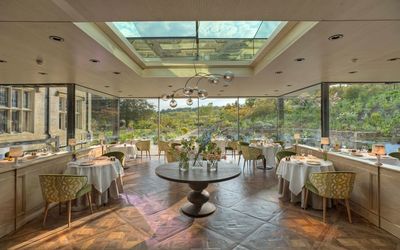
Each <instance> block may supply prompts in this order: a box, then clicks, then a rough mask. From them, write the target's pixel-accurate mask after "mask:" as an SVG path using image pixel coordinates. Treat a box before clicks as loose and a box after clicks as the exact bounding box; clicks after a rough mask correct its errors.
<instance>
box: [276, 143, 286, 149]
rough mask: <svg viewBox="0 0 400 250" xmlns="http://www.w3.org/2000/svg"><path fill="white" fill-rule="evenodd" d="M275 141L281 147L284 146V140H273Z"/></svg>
mask: <svg viewBox="0 0 400 250" xmlns="http://www.w3.org/2000/svg"><path fill="white" fill-rule="evenodd" d="M275 143H278V144H279V145H281V147H282V149H284V148H285V142H284V141H275Z"/></svg>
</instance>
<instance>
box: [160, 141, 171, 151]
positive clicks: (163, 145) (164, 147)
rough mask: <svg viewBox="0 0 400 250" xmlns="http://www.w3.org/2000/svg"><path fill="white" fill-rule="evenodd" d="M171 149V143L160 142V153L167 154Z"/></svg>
mask: <svg viewBox="0 0 400 250" xmlns="http://www.w3.org/2000/svg"><path fill="white" fill-rule="evenodd" d="M168 148H169V143H168V142H166V141H158V151H160V152H161V151H164V152H167V150H168Z"/></svg>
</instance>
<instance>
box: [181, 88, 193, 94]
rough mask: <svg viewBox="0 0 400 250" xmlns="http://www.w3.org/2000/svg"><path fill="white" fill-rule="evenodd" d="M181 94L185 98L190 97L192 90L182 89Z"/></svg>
mask: <svg viewBox="0 0 400 250" xmlns="http://www.w3.org/2000/svg"><path fill="white" fill-rule="evenodd" d="M183 94H184V95H185V96H191V95H192V94H193V89H192V88H190V87H187V88H184V89H183Z"/></svg>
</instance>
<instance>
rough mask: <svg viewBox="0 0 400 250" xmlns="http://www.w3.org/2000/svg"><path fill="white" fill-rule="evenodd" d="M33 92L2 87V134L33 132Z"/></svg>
mask: <svg viewBox="0 0 400 250" xmlns="http://www.w3.org/2000/svg"><path fill="white" fill-rule="evenodd" d="M33 98H34V95H33V91H32V90H27V89H23V88H12V87H0V134H3V133H21V132H33V119H34V118H33V105H32V104H33V103H34V102H33Z"/></svg>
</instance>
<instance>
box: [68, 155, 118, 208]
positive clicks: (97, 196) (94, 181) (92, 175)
mask: <svg viewBox="0 0 400 250" xmlns="http://www.w3.org/2000/svg"><path fill="white" fill-rule="evenodd" d="M64 174H72V175H81V176H86V177H87V180H88V182H87V183H88V184H91V185H92V186H93V191H92V196H93V198H94V199H93V200H94V201H95V203H96V204H97V205H101V204H106V203H108V200H109V198H113V199H116V198H118V197H119V194H120V193H123V183H122V176H123V175H124V169H123V167H122V165H121V163H120V161H119V160H118V159H114V158H112V157H106V156H101V157H97V158H94V159H88V158H82V159H78V160H76V161H71V162H69V163H68V164H67V168H66V170H65V171H64ZM84 202H85V204H87V202H86V201H84ZM77 203H78V204H77V206H79V205H80V204H79V203H82V202H80V201H77Z"/></svg>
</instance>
